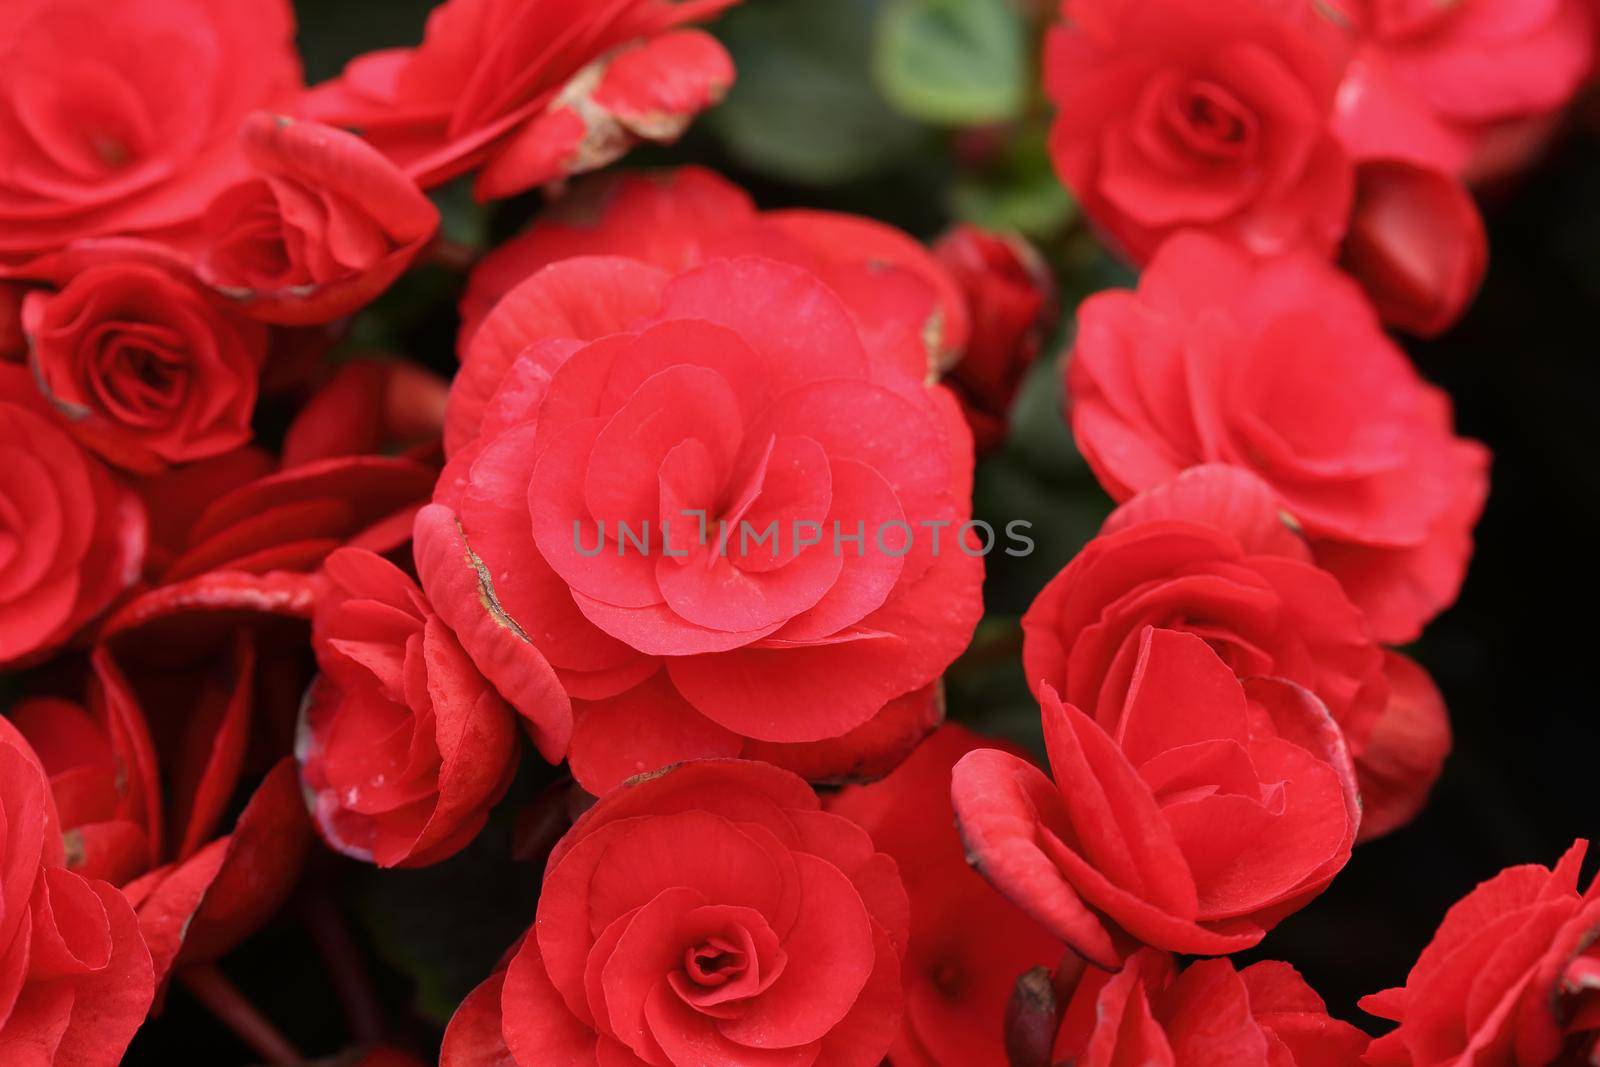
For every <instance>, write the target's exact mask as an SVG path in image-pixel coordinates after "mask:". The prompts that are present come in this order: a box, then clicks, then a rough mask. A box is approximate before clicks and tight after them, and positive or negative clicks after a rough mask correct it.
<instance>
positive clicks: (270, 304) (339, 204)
mask: <svg viewBox="0 0 1600 1067" xmlns="http://www.w3.org/2000/svg"><path fill="white" fill-rule="evenodd" d="M243 138H244V152H245V155H246V157H247V158H248V159H249V160H250V163H251V165H252V166H254V167H255V169H256V171H257V174H258V177H256V178H254V179H253V180H251V181H247V182H244V183H243V184H240V185H236V186H234V187H233V188H231V189H229V190H227V191H226V192H224V193H223V194H222V195H221V196H219V197H218V198H217V199H216V200H215V201H213V202H212V204H211V206H210V208H209V209H207V211H206V217H205V246H204V249H203V251H202V252H201V254H200V262H199V266H198V271H199V274H200V277H201V278H202V279H203V280H204V281H205V282H206V283H207V284H208V285H211V286H213V287H214V288H216V289H217V290H218V291H219V292H221V293H222V294H223V295H225V296H227V297H228V298H230V299H231V300H233V301H236V302H237V304H238V306H239V308H240V309H241V310H242V311H244V312H245V313H246V314H247V315H250V316H251V317H252V318H257V319H260V320H262V321H264V322H275V323H283V324H287V325H292V326H303V325H310V324H315V323H322V322H331V321H332V320H334V319H337V318H340V317H342V316H344V315H348V314H350V313H351V312H353V311H356V310H358V309H359V308H361V306H362V305H364V304H366V303H368V302H370V301H371V300H373V299H374V298H375V297H377V295H378V294H379V293H381V292H383V290H385V289H387V288H388V287H389V286H390V285H391V284H393V282H394V280H395V279H396V278H398V277H400V275H401V274H402V273H403V272H404V271H405V269H406V268H407V267H408V266H410V265H411V262H412V261H413V260H414V259H416V257H417V255H418V254H419V253H420V252H421V251H422V250H423V248H424V246H426V244H427V242H428V240H429V239H430V238H431V237H432V236H433V234H434V231H435V230H436V229H438V226H439V210H438V209H437V208H435V207H434V206H433V203H432V201H430V200H429V199H428V198H427V197H426V196H424V195H423V194H422V192H421V190H419V189H418V188H417V186H416V184H415V183H414V182H412V181H411V179H409V178H407V177H406V176H405V175H404V174H402V173H400V170H399V169H398V168H397V167H396V166H395V165H394V164H393V163H392V162H390V161H389V160H388V159H386V158H384V156H383V154H382V153H381V152H379V151H378V150H377V149H375V148H373V147H372V146H371V145H369V144H367V143H366V142H365V141H363V140H362V139H361V138H359V137H357V136H355V135H354V134H350V133H346V132H344V131H343V130H336V129H332V128H330V127H328V126H323V125H320V124H319V123H314V122H297V121H295V120H294V119H291V118H287V117H284V116H279V115H271V114H268V113H266V112H257V113H255V114H253V115H251V116H250V118H249V120H248V121H247V122H246V123H245V126H244V134H243Z"/></svg>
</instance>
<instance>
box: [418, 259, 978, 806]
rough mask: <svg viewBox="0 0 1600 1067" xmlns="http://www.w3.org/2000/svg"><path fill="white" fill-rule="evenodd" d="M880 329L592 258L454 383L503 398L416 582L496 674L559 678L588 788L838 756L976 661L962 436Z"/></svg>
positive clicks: (793, 302) (763, 274)
mask: <svg viewBox="0 0 1600 1067" xmlns="http://www.w3.org/2000/svg"><path fill="white" fill-rule="evenodd" d="M864 333H865V331H864V330H863V328H862V326H861V325H860V321H859V320H858V319H857V318H856V317H854V316H853V315H852V314H851V311H850V309H849V308H848V307H847V306H846V305H845V303H844V302H842V301H841V300H840V299H839V297H838V296H837V295H835V293H834V291H833V290H832V289H830V288H829V287H828V286H827V285H826V284H825V283H824V282H823V281H822V280H821V279H819V278H818V277H817V276H815V275H812V274H810V273H808V272H806V271H803V270H801V269H799V268H797V267H794V266H792V265H789V264H785V263H779V262H776V261H773V260H768V259H761V258H755V257H739V258H733V259H714V260H712V261H710V262H708V263H707V264H706V265H705V266H703V267H699V268H696V269H692V270H690V271H687V272H685V273H683V274H680V275H678V276H676V277H672V276H669V275H668V274H666V273H665V272H664V271H662V270H660V269H658V268H656V267H654V266H651V265H649V264H646V263H644V262H642V261H639V260H633V259H621V258H615V257H586V258H578V259H571V260H564V261H562V262H560V263H557V264H555V265H553V266H551V267H548V268H546V269H545V270H543V271H541V272H540V273H538V274H536V275H534V276H533V277H532V278H530V279H529V280H528V281H526V282H524V283H523V284H522V285H521V286H519V287H518V288H517V289H516V290H514V291H513V292H512V293H511V294H509V295H508V296H506V297H505V298H504V299H503V300H502V301H501V302H500V304H499V305H497V307H496V309H495V311H494V313H493V314H492V315H491V317H490V318H489V319H488V320H487V321H486V322H485V323H484V325H483V326H482V327H481V328H480V329H479V331H478V332H477V334H476V335H474V338H473V341H472V343H471V345H470V348H469V353H468V360H467V363H466V365H465V366H464V367H463V368H462V372H461V375H460V376H459V377H458V378H457V380H456V383H455V385H454V386H453V390H457V391H463V392H469V391H473V390H476V391H477V395H478V396H480V397H482V398H484V399H485V400H486V401H487V402H486V403H484V404H483V405H482V406H481V407H480V408H479V410H480V412H481V419H480V420H479V421H478V422H477V424H476V427H475V430H476V432H475V434H471V435H468V434H464V435H463V436H464V438H465V439H466V440H468V441H470V445H469V446H468V447H465V448H464V449H462V450H459V451H457V452H456V454H455V455H454V457H453V458H452V460H451V463H450V466H449V467H448V468H447V469H446V472H445V476H444V477H443V479H441V482H440V486H439V489H438V491H437V493H436V496H435V499H436V500H437V501H438V502H439V503H438V504H436V505H435V506H433V507H430V508H427V509H425V510H424V511H423V512H422V513H421V515H419V517H418V522H417V530H416V540H417V548H416V555H417V562H418V571H419V573H420V575H421V578H422V584H423V587H424V589H426V590H427V591H428V597H429V600H430V601H431V602H432V603H433V605H434V607H435V610H437V611H439V612H440V614H441V616H442V617H443V618H444V619H445V621H446V622H447V623H448V624H449V625H450V626H451V628H452V629H454V630H455V632H456V633H457V634H458V636H459V637H460V638H461V641H462V644H463V646H464V647H465V648H466V649H467V650H468V652H469V653H470V654H472V655H473V657H474V659H475V660H478V661H479V662H480V665H481V662H482V656H481V654H480V647H479V644H478V642H479V641H480V640H481V639H486V638H488V637H503V636H504V635H505V634H508V633H509V634H511V635H514V636H515V637H516V638H517V639H519V640H525V641H528V642H531V643H532V644H533V645H534V646H535V647H536V648H537V649H538V650H539V651H540V652H541V653H542V654H543V655H544V656H545V657H546V658H547V659H548V660H549V661H550V663H551V664H552V665H553V666H554V667H555V668H556V670H557V673H558V675H560V676H561V678H562V682H563V684H564V685H565V687H566V689H567V692H568V693H569V695H571V696H572V698H573V699H574V702H575V703H574V711H575V713H576V716H577V721H576V724H575V730H574V734H573V741H572V753H571V762H572V768H573V773H574V775H575V776H576V777H577V779H578V781H579V782H580V784H582V785H584V786H585V788H588V789H589V790H590V791H591V792H601V791H604V790H605V789H606V788H608V787H609V786H611V785H614V784H616V783H617V782H619V781H621V780H622V779H624V778H627V777H629V776H631V775H633V774H637V773H640V772H643V771H649V770H654V769H657V768H659V767H662V766H665V765H667V764H670V763H673V762H676V761H678V760H682V759H686V758H693V757H699V756H717V755H723V756H731V755H737V754H739V753H740V752H741V751H743V749H744V745H745V742H746V740H747V739H748V740H755V741H760V742H772V743H785V744H787V743H797V742H798V743H809V742H825V741H830V740H833V739H839V738H843V737H845V735H847V734H849V733H850V731H852V730H855V729H856V728H858V727H861V726H862V725H864V724H865V723H867V722H869V721H870V720H871V719H872V718H873V717H874V716H875V715H878V714H879V713H880V712H882V711H883V710H884V708H885V706H886V705H888V704H889V703H890V702H891V701H894V700H895V699H896V698H899V697H902V696H905V695H906V694H909V693H912V692H914V691H916V690H919V689H922V688H924V687H926V686H928V685H929V684H930V683H931V682H933V681H934V680H935V679H936V678H937V677H938V676H939V674H940V673H941V672H942V671H943V669H944V668H945V667H946V666H947V665H948V664H949V663H950V661H951V660H952V659H953V658H954V657H955V655H956V654H957V653H958V652H959V651H960V650H961V649H962V648H963V647H964V646H965V645H966V643H967V640H968V638H969V637H970V635H971V631H972V627H973V625H974V624H975V623H976V619H977V615H978V613H979V609H980V604H979V601H978V595H977V593H978V583H979V580H980V578H981V573H982V561H981V559H980V558H978V556H979V553H978V550H977V547H976V546H974V545H973V544H972V543H971V540H970V538H968V537H964V536H963V535H962V534H961V532H960V531H961V528H962V527H963V526H964V524H966V523H967V522H968V516H969V511H968V509H969V506H970V493H971V472H972V453H971V442H970V435H969V434H968V432H967V429H966V427H965V424H964V422H963V421H962V419H961V416H960V413H959V411H958V409H957V407H956V405H955V403H954V401H953V399H952V398H951V396H950V394H949V393H948V392H946V391H945V390H943V389H942V388H940V387H938V386H936V385H930V384H929V383H928V382H927V379H926V376H925V370H926V356H925V353H924V351H923V349H922V347H921V343H920V342H913V343H915V344H916V346H917V360H916V361H917V368H916V369H915V370H913V369H912V368H911V367H910V366H908V361H907V360H905V359H903V358H901V356H903V355H904V351H903V349H901V348H899V347H898V346H895V347H894V349H893V351H884V350H882V349H876V348H870V347H868V346H867V344H866V343H864V342H865V337H864ZM908 336H909V335H908ZM519 352H520V353H521V354H520V355H516V353H519ZM479 361H482V362H481V363H480V362H479ZM463 410H464V409H462V408H458V407H457V406H456V404H455V398H454V396H453V397H452V409H451V417H452V419H454V418H455V417H456V416H457V415H458V414H460V413H461V412H462V411H463ZM461 425H465V424H461ZM472 436H475V437H476V439H475V440H473V439H472ZM701 513H703V514H704V523H703V524H702V523H701V522H699V521H698V520H697V519H696V517H695V516H697V515H699V514H701ZM602 524H603V525H602ZM646 524H648V525H646ZM645 530H648V531H651V532H648V533H645V535H644V540H643V541H641V540H640V533H641V531H645ZM774 531H775V532H776V534H777V536H778V537H779V538H781V542H775V541H774V540H773V537H772V534H773V532H774ZM816 531H822V535H821V536H820V538H819V537H814V536H812V535H813V534H815V533H816ZM835 533H837V534H838V535H839V536H838V539H836V538H835ZM908 534H911V536H908ZM857 535H863V536H861V537H860V538H859V539H858V540H856V541H851V542H846V541H845V540H844V538H847V537H856V536H857ZM597 537H599V538H600V541H599V542H597V541H596V538H597ZM763 538H764V539H763ZM813 541H816V542H817V543H812V542H813ZM596 544H599V545H600V546H601V547H600V548H598V549H596V548H595V547H594V546H595V545H596ZM444 583H450V585H451V586H452V587H453V589H454V591H453V592H450V593H447V592H446V591H445V589H444ZM501 689H502V692H505V689H504V687H503V686H502V687H501ZM507 695H508V696H509V695H510V694H507ZM513 703H516V701H515V700H513ZM862 757H863V753H862V752H861V751H860V750H859V748H858V747H857V746H856V745H854V744H853V743H849V744H843V745H841V748H840V751H839V752H838V758H839V762H840V763H841V764H842V765H844V766H850V765H855V764H857V763H859V762H860V761H861V759H862ZM842 769H843V767H841V770H842ZM829 777H832V775H829Z"/></svg>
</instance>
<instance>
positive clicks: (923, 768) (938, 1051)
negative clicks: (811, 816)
mask: <svg viewBox="0 0 1600 1067" xmlns="http://www.w3.org/2000/svg"><path fill="white" fill-rule="evenodd" d="M990 744H993V742H990V741H988V740H987V739H985V738H982V737H979V736H978V735H977V734H974V733H971V732H969V731H967V730H966V729H964V728H962V727H960V726H954V725H947V726H943V727H941V728H940V729H939V731H938V732H937V733H935V734H933V735H932V736H930V737H929V738H928V739H927V740H925V741H924V742H923V743H922V744H921V745H920V746H919V747H918V748H917V750H916V751H915V752H914V753H912V754H911V757H910V758H909V759H907V760H906V761H905V762H904V763H903V764H901V765H900V767H899V768H898V769H897V770H895V771H894V773H892V774H890V775H889V776H888V777H887V778H885V779H884V780H883V781H881V782H875V783H874V784H872V785H866V786H855V787H852V788H849V789H846V790H844V791H843V792H841V793H839V794H838V795H837V796H835V797H833V798H831V799H829V800H827V801H826V802H825V804H824V806H825V807H826V808H827V810H828V811H831V812H834V813H835V814H838V815H843V816H844V817H845V818H847V819H849V820H850V821H852V822H854V823H856V824H857V825H859V826H861V827H863V828H864V829H865V830H866V831H867V832H868V833H870V834H871V835H872V840H873V843H874V844H876V845H877V846H878V847H879V848H880V849H882V850H883V851H884V852H886V853H888V854H889V855H890V856H892V857H894V861H895V863H896V864H898V865H899V867H900V877H901V879H902V880H903V881H904V882H905V886H906V895H907V896H908V897H909V898H910V900H911V941H910V947H909V948H908V949H907V950H906V957H905V968H904V971H903V981H904V985H905V997H906V1016H905V1024H904V1026H903V1027H902V1028H901V1031H900V1036H899V1038H897V1039H896V1041H895V1043H894V1045H893V1046H892V1047H891V1048H890V1050H889V1062H890V1063H892V1064H893V1065H894V1067H955V1065H958V1064H959V1065H960V1067H1006V1056H1005V1047H1004V1044H1003V1040H1002V1039H1003V1037H1004V1034H1005V1028H1004V1020H1005V1009H1006V1003H1007V1001H1008V1000H1009V999H1010V997H1011V991H1012V986H1013V984H1014V983H1015V981H1016V978H1017V976H1018V975H1019V974H1022V973H1023V972H1024V971H1027V970H1030V969H1031V968H1034V967H1052V966H1054V965H1055V963H1056V961H1057V960H1058V959H1059V958H1060V955H1061V949H1060V946H1059V945H1058V944H1056V943H1055V942H1054V941H1053V939H1052V938H1051V937H1050V935H1049V933H1048V932H1047V931H1046V930H1045V929H1043V928H1042V927H1040V926H1039V924H1038V923H1036V922H1034V921H1033V920H1032V919H1030V918H1028V916H1027V915H1026V914H1025V913H1023V912H1022V911H1021V910H1020V909H1018V908H1017V907H1016V906H1015V905H1013V904H1012V903H1010V902H1009V901H1007V900H1006V899H1005V898H1004V897H1002V896H1000V895H999V894H998V893H997V892H995V890H994V889H993V888H992V887H991V886H990V885H989V884H988V883H987V882H985V881H984V880H983V879H982V878H980V877H979V876H978V875H977V874H976V873H975V872H974V871H973V870H972V869H971V868H970V867H969V866H967V861H966V857H965V855H964V854H963V851H962V845H961V838H960V835H959V834H957V833H956V830H955V826H954V824H953V823H952V822H951V820H950V818H949V817H948V816H949V812H948V810H947V809H948V807H949V804H950V771H951V768H952V767H954V766H955V764H956V762H957V761H958V760H959V759H961V757H962V756H964V755H966V754H967V753H968V752H971V751H972V750H973V749H976V748H981V747H984V746H985V745H990Z"/></svg>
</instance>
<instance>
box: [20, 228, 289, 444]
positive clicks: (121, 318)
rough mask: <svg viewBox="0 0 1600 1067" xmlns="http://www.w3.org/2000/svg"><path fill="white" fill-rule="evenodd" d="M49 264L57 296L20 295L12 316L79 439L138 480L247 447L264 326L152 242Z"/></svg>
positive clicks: (43, 383)
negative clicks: (18, 311) (18, 315)
mask: <svg viewBox="0 0 1600 1067" xmlns="http://www.w3.org/2000/svg"><path fill="white" fill-rule="evenodd" d="M58 262H59V267H58V269H53V270H52V271H51V273H52V275H53V277H54V279H55V280H57V281H58V282H59V283H60V284H61V289H60V291H59V292H49V291H46V290H35V291H33V292H31V293H29V294H28V296H27V297H26V299H25V300H24V301H23V308H22V321H23V327H24V329H25V330H26V332H27V335H28V345H29V363H30V365H31V366H32V369H33V372H34V376H35V377H36V378H37V379H38V381H39V386H40V388H41V389H42V390H43V391H44V393H45V395H47V396H48V397H49V398H50V400H51V402H52V403H53V404H54V405H55V407H56V409H57V410H59V411H60V412H61V413H62V415H63V417H64V419H65V421H66V423H67V425H68V426H69V427H71V428H72V431H73V433H74V434H76V435H77V436H78V437H79V439H80V440H82V441H83V442H84V444H86V445H88V446H89V447H90V448H92V449H94V450H95V451H96V452H98V453H99V454H100V456H101V458H103V459H104V460H105V461H106V462H108V463H111V464H113V465H115V466H118V467H124V468H127V469H129V470H134V471H138V472H141V473H146V474H148V473H155V472H159V471H161V470H163V469H164V468H165V467H166V466H167V465H169V464H179V463H189V462H192V461H194V460H200V459H208V458H211V457H213V456H218V455H221V454H222V453H225V452H229V451H232V450H233V449H236V448H238V447H240V446H241V445H244V444H247V443H248V442H249V441H250V438H251V436H252V430H251V425H250V423H251V418H252V416H253V415H254V414H255V406H256V396H257V391H258V379H259V377H260V374H261V368H262V365H263V364H264V363H265V362H266V359H267V330H266V328H265V327H263V326H262V325H261V324H259V323H256V322H252V321H251V320H249V319H246V318H244V317H243V316H240V315H238V314H236V313H234V312H233V311H232V310H230V309H229V308H227V307H225V306H223V305H222V303H221V302H220V301H218V300H217V299H216V298H215V297H213V296H212V295H211V294H209V293H208V292H207V291H206V290H205V289H203V288H202V287H201V286H200V285H199V284H197V282H196V280H195V278H194V276H193V274H192V273H191V271H190V270H189V268H188V266H187V264H185V263H184V262H183V261H182V260H181V259H179V258H177V257H175V256H173V255H172V254H171V253H169V252H167V251H166V250H164V249H163V248H162V247H161V246H159V245H150V244H146V243H143V242H128V241H107V242H99V243H95V244H85V245H82V246H79V247H77V248H75V249H73V250H71V251H69V252H68V253H67V254H66V255H64V256H62V257H59V261H58Z"/></svg>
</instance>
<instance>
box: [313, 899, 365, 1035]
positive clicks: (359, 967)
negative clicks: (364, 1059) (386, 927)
mask: <svg viewBox="0 0 1600 1067" xmlns="http://www.w3.org/2000/svg"><path fill="white" fill-rule="evenodd" d="M301 915H302V916H303V917H304V918H305V921H306V927H307V929H308V930H309V932H310V934H311V939H312V941H313V942H315V944H316V946H317V953H318V954H319V955H320V956H321V957H322V962H323V963H325V964H326V965H327V967H328V978H329V980H330V981H331V982H332V983H333V988H334V991H335V992H336V993H337V994H338V996H339V1003H340V1004H341V1005H342V1006H343V1008H344V1014H345V1021H346V1022H347V1023H348V1024H349V1027H350V1036H351V1038H352V1039H354V1041H355V1043H356V1044H360V1045H371V1044H376V1043H377V1042H378V1040H379V1039H380V1038H382V1037H383V1009H382V1007H381V1006H380V1005H379V1003H378V994H377V991H376V990H375V989H374V988H373V987H372V979H371V978H370V977H369V976H368V974H367V969H366V967H365V966H364V965H363V964H362V962H361V949H360V947H359V946H358V945H357V944H356V940H355V938H354V937H352V936H351V934H350V928H349V927H348V926H347V925H346V924H345V921H344V916H343V915H342V914H340V912H339V909H338V907H337V906H336V905H335V904H334V903H333V901H331V900H329V899H328V898H327V897H326V896H324V895H322V894H318V893H312V894H310V895H308V896H306V897H304V898H303V899H302V901H301Z"/></svg>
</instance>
